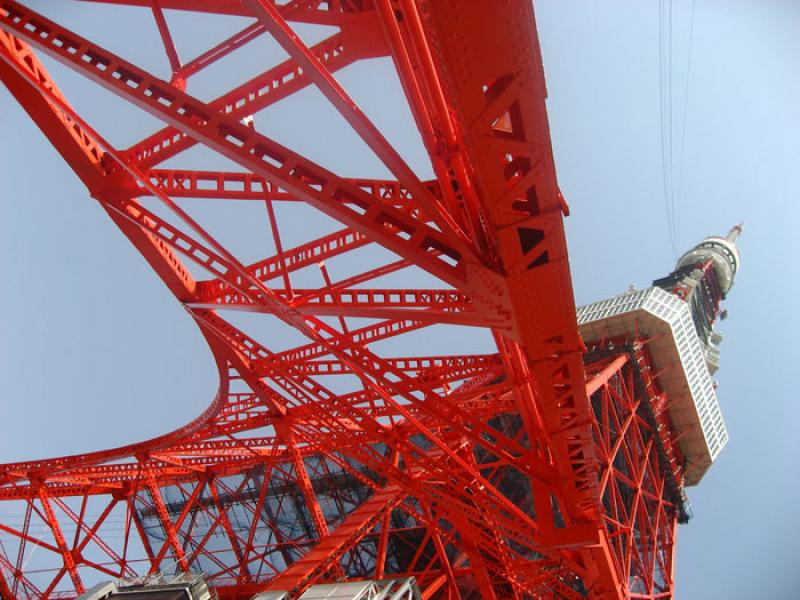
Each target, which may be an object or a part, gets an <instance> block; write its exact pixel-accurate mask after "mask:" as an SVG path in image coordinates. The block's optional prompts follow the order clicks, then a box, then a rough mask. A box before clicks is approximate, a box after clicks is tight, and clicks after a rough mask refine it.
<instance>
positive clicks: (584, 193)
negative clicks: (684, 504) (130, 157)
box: [0, 0, 800, 600]
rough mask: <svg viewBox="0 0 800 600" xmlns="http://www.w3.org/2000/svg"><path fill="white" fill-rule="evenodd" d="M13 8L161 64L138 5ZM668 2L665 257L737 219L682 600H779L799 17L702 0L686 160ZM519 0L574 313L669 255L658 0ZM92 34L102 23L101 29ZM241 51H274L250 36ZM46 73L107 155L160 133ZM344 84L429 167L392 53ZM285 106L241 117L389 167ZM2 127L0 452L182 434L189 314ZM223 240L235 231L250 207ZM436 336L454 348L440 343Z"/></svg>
mask: <svg viewBox="0 0 800 600" xmlns="http://www.w3.org/2000/svg"><path fill="white" fill-rule="evenodd" d="M30 4H31V6H33V7H34V8H37V9H38V10H43V11H45V12H47V14H50V15H54V16H57V17H58V19H61V20H63V21H64V22H65V23H67V24H69V25H70V26H73V27H75V29H77V30H78V31H79V32H84V33H86V34H87V35H88V37H90V38H92V39H95V40H96V41H98V42H100V43H101V44H104V45H107V46H108V47H110V48H112V49H114V50H117V51H119V52H120V53H122V54H123V55H125V56H131V57H133V58H134V61H135V62H137V63H138V64H140V65H141V66H144V67H146V68H148V69H152V70H153V71H154V72H157V73H165V69H166V65H165V61H164V60H163V58H162V55H161V53H160V50H159V49H158V48H157V46H155V43H151V44H138V45H137V44H135V42H134V41H133V38H132V36H131V33H130V29H131V27H142V28H146V30H147V32H148V35H150V36H151V37H149V38H148V39H149V40H151V41H153V42H154V40H155V38H154V37H153V35H154V33H155V29H154V27H153V26H152V20H151V19H150V17H149V14H148V13H147V11H135V10H133V11H129V12H128V13H126V18H125V19H124V21H123V22H116V23H115V22H113V21H111V20H109V19H108V18H107V16H108V15H110V14H112V13H111V12H110V11H108V10H106V9H105V8H104V7H97V6H92V5H71V4H64V3H62V2H31V3H30ZM672 4H673V9H672V11H673V12H672V14H673V30H674V31H673V33H674V41H673V54H672V56H673V98H672V120H673V125H674V129H673V131H674V133H673V135H674V142H673V147H674V150H675V171H676V172H677V171H678V170H679V165H680V164H681V156H682V157H683V158H682V164H683V178H682V181H683V184H682V186H681V194H680V195H677V194H676V196H677V197H676V199H675V211H676V215H677V221H678V227H677V232H676V233H677V243H678V248H679V251H680V250H682V249H685V248H688V247H689V246H691V245H693V244H694V243H695V242H696V241H698V240H699V239H701V238H702V237H704V236H705V235H708V234H718V233H724V232H725V231H726V230H727V229H728V227H730V226H731V225H732V224H734V223H736V222H739V221H741V220H745V221H746V222H747V225H746V229H745V234H744V236H743V237H742V238H741V241H740V248H741V252H742V259H743V264H742V269H741V272H740V275H739V278H738V280H737V283H736V286H735V287H734V289H733V291H732V293H731V296H730V299H729V300H728V302H727V308H728V309H729V310H730V318H729V319H728V320H727V321H725V322H724V323H723V325H722V330H723V333H724V335H725V341H724V343H723V348H722V367H721V370H720V371H719V373H718V375H717V380H718V381H719V390H718V393H719V396H720V401H721V403H722V407H723V411H724V415H725V418H726V422H727V426H728V429H729V433H730V438H731V441H730V443H729V445H728V447H727V448H726V449H725V450H724V451H723V453H722V455H721V457H720V458H719V460H718V463H717V464H716V465H715V466H714V468H712V470H711V471H710V472H709V474H708V475H707V476H706V478H705V479H704V481H703V482H702V484H701V485H700V486H699V487H697V488H694V489H691V490H689V495H690V500H691V503H692V506H693V509H694V514H695V517H694V519H693V520H692V522H691V523H690V524H689V525H687V526H682V527H681V528H680V529H679V550H678V565H677V581H678V588H677V591H678V594H677V597H678V598H680V599H689V600H693V599H698V600H699V599H707V598H730V599H738V598H754V597H759V598H790V597H793V595H792V592H791V590H793V589H795V588H796V587H797V584H798V583H800V571H799V570H798V569H797V567H796V565H795V563H796V540H797V539H798V536H799V535H800V524H798V520H797V517H796V498H797V497H798V496H799V495H800V469H798V467H797V464H796V462H797V460H798V458H800V441H798V440H800V437H799V436H798V435H797V433H796V431H797V427H798V424H799V423H800V407H799V406H800V405H798V403H797V402H796V401H795V393H794V392H792V389H794V384H795V379H794V375H795V372H794V369H795V368H796V367H795V366H794V361H795V360H796V359H797V354H798V353H797V349H796V342H797V339H798V333H800V331H798V326H797V317H796V310H794V304H795V299H796V298H797V297H798V296H800V289H798V287H800V285H799V284H798V279H797V277H796V275H795V272H796V264H795V263H796V262H797V258H798V252H797V249H796V244H797V229H798V208H797V207H796V196H797V193H798V189H800V185H799V184H800V174H799V173H800V170H798V164H800V107H798V102H797V99H798V98H800V68H798V63H800V5H798V4H797V3H796V2H793V1H791V0H783V1H780V0H762V1H758V2H756V1H754V0H750V1H745V0H724V1H723V0H716V1H712V0H697V2H696V15H695V23H694V45H693V52H692V61H691V64H690V69H689V71H688V76H689V79H688V99H687V101H686V104H685V106H686V107H687V111H686V114H685V119H686V129H685V131H686V134H685V144H684V145H683V152H682V153H681V144H680V139H681V132H682V131H683V122H684V121H683V120H684V111H683V108H684V91H685V89H687V88H685V87H684V86H685V85H686V81H687V69H686V66H687V61H686V59H687V51H688V45H687V42H688V31H689V23H690V18H689V16H690V9H691V0H685V1H675V2H673V3H672ZM536 11H537V16H538V25H539V34H540V38H541V42H542V47H543V54H544V60H545V70H546V74H547V81H548V88H549V101H548V107H549V114H550V119H551V128H552V134H553V141H554V147H555V154H556V164H557V169H558V175H559V181H560V184H561V188H562V190H563V192H564V195H565V197H566V198H567V201H568V202H569V204H570V206H571V208H572V216H571V217H570V218H569V219H568V224H567V227H568V230H567V231H568V239H569V243H570V252H571V262H572V270H573V277H574V283H575V289H576V295H577V301H578V302H579V303H586V302H590V301H592V300H596V299H600V298H603V297H606V296H609V295H613V294H615V293H617V292H619V291H622V290H624V289H625V288H626V287H627V285H628V284H630V283H635V284H637V285H639V286H645V285H647V284H648V283H649V281H650V280H652V279H653V278H655V277H657V276H660V275H663V274H665V273H667V272H669V271H670V270H671V268H672V265H673V263H674V259H675V255H674V252H673V249H672V246H671V244H670V239H669V236H668V233H667V231H668V230H667V225H666V216H665V201H664V195H663V181H662V176H663V169H662V158H661V147H662V146H661V126H660V114H661V113H660V109H659V107H660V103H659V53H658V49H659V39H658V36H659V19H658V15H659V11H658V3H657V2H654V1H653V2H634V1H632V0H628V1H625V2H622V1H613V2H612V1H606V2H598V1H597V0H594V1H589V0H580V1H579V0H572V1H570V2H563V1H559V0H540V1H539V2H537V3H536ZM101 23H102V24H104V25H105V27H106V29H105V31H103V32H101V33H98V32H97V30H98V25H99V24H101ZM176 23H180V24H183V25H184V26H185V25H187V24H191V25H192V26H193V27H192V29H193V32H192V33H191V34H188V33H187V34H184V35H182V36H181V35H179V36H178V39H177V41H178V44H179V49H180V50H181V51H182V53H184V55H185V56H191V55H194V54H196V52H197V51H200V50H202V49H203V47H204V45H207V44H209V43H213V42H214V41H217V40H218V39H221V37H223V36H224V35H225V33H226V32H227V31H228V30H227V29H225V27H227V26H230V28H231V29H230V30H231V31H232V29H233V28H235V27H236V26H237V25H238V24H239V23H238V22H237V21H236V20H234V19H231V20H230V22H229V23H226V24H225V25H224V26H223V27H221V28H220V27H217V28H209V27H206V25H207V22H206V21H204V20H201V19H197V20H194V21H190V20H189V19H187V18H186V17H183V18H181V19H177V20H176ZM306 33H307V34H308V35H309V36H318V35H319V34H320V32H319V31H315V30H311V29H309V30H308V31H306ZM257 51H258V52H274V48H270V47H269V46H268V44H266V42H264V43H263V44H262V45H261V46H258V47H257ZM256 58H258V55H255V54H254V55H251V59H252V60H251V62H250V64H249V65H247V66H245V64H243V63H241V62H240V63H235V64H234V65H233V67H231V66H228V67H227V68H225V69H222V70H218V71H216V72H215V73H214V77H213V78H210V77H209V78H205V79H199V80H198V81H197V82H196V83H194V84H190V91H191V92H193V93H196V94H197V95H199V96H201V97H210V96H213V95H216V93H218V92H221V91H222V90H223V89H224V88H226V87H230V86H229V85H228V84H229V83H230V84H231V85H232V84H233V83H235V82H236V81H238V80H241V79H243V77H244V76H246V75H250V74H253V73H255V72H256V70H257V68H258V63H257V62H256V60H255V59H256ZM47 64H48V65H50V64H51V63H49V62H48V63H47ZM52 72H53V74H54V76H55V77H56V79H57V81H59V83H60V84H61V86H62V89H63V90H64V91H65V92H66V93H67V96H68V97H69V98H70V99H71V101H72V102H73V104H74V105H75V106H76V107H77V108H78V110H79V111H83V113H84V115H85V116H86V117H88V118H89V120H90V122H91V123H92V124H94V125H95V126H96V127H97V128H98V129H99V130H100V131H101V132H102V133H103V134H105V135H107V136H108V138H109V139H110V140H111V141H112V142H115V143H117V144H118V145H120V146H122V147H125V146H126V145H127V144H129V143H131V142H133V141H134V140H135V139H136V134H137V132H138V133H141V132H148V131H150V130H152V129H155V127H156V125H157V124H156V122H155V121H154V120H153V119H151V118H149V117H143V116H141V113H138V112H136V111H133V110H130V109H129V108H128V107H127V106H126V105H125V104H124V103H122V102H121V101H118V100H116V99H114V98H112V97H110V96H109V95H107V94H106V93H104V92H98V91H96V90H95V89H93V88H92V87H91V86H90V85H87V84H86V83H85V82H84V81H83V80H81V79H80V78H79V77H77V76H76V75H74V74H72V73H70V72H66V71H65V70H63V69H61V68H59V67H56V66H53V68H52ZM340 79H341V81H342V83H343V84H345V85H346V86H348V88H349V89H351V91H352V93H353V95H354V96H355V97H356V99H357V100H358V101H359V102H361V103H362V104H363V106H364V108H365V110H367V112H368V113H369V114H370V115H372V116H373V118H374V120H375V121H376V123H377V124H378V125H379V126H380V127H382V128H383V130H384V131H385V133H386V135H387V136H388V137H389V138H390V139H391V140H392V141H393V142H394V143H396V144H397V145H398V147H400V148H401V150H402V151H403V152H404V154H405V155H406V156H407V157H408V160H409V161H410V162H411V163H412V165H414V166H415V167H416V168H417V169H418V170H419V172H420V174H422V175H425V174H426V173H428V172H429V168H428V167H427V166H426V165H425V161H424V157H423V156H422V153H421V152H420V150H419V145H418V143H417V139H416V135H415V132H414V130H413V128H411V127H409V126H408V124H409V121H408V120H406V119H405V118H399V117H398V115H400V117H404V116H405V115H407V111H406V110H405V109H404V108H403V105H402V102H401V100H400V99H399V88H398V85H397V82H396V80H395V79H393V78H392V77H390V76H389V74H388V70H387V69H386V64H385V63H384V62H380V61H373V62H371V63H369V64H365V65H359V66H357V67H355V68H352V69H349V70H346V71H345V72H343V73H342V75H341V76H340ZM192 86H194V87H192ZM300 100H301V103H302V106H303V107H305V108H306V109H307V110H308V111H309V112H307V113H305V114H303V115H300V114H298V113H297V105H294V106H293V107H289V108H286V109H283V108H279V109H275V110H271V111H268V113H267V114H265V115H264V116H263V117H259V118H258V121H257V122H258V125H259V127H260V128H261V127H263V128H264V130H265V131H268V132H269V133H270V134H272V135H274V136H275V137H277V138H278V139H280V140H285V141H287V142H288V143H290V145H291V146H292V147H294V148H297V149H298V150H301V151H302V152H305V153H307V154H308V155H310V156H311V157H312V158H314V159H315V160H318V161H320V162H321V163H322V164H324V165H326V166H328V167H330V168H332V169H334V170H338V171H339V172H341V173H342V174H345V175H364V176H380V175H382V174H383V171H382V170H381V168H380V167H379V165H378V164H377V162H376V161H375V160H374V159H372V158H371V157H369V156H368V154H367V153H366V152H365V151H364V149H363V146H361V145H359V144H358V143H357V142H356V141H355V140H354V139H353V136H352V135H348V134H347V133H346V131H345V128H344V126H343V124H342V123H341V121H340V120H339V119H338V118H337V117H335V115H334V113H333V111H332V110H331V109H326V108H324V105H323V104H322V103H321V102H320V101H319V97H318V95H315V94H313V93H308V94H304V95H303V96H302V97H301V99H300ZM89 109H90V110H89ZM0 131H2V134H3V135H2V140H3V142H4V143H3V144H2V145H1V146H0V182H2V183H0V276H2V281H3V293H2V294H0V460H2V461H3V462H5V461H10V460H18V459H25V458H35V457H41V456H50V455H59V454H64V453H72V452H77V451H81V450H91V449H96V448H101V447H106V446H110V445H117V444H121V443H124V442H128V441H135V440H138V439H141V438H144V437H148V436H152V435H155V434H158V433H161V432H163V431H166V430H168V429H171V428H173V427H176V426H178V425H180V424H182V423H184V422H185V421H186V420H188V418H189V417H190V416H194V415H196V414H197V413H198V412H199V411H200V410H202V408H203V407H205V405H206V404H207V403H208V402H209V401H210V399H211V395H212V394H213V391H214V389H215V385H216V375H215V372H214V370H213V368H212V362H211V359H210V356H209V354H208V352H207V350H206V348H205V346H204V345H203V342H202V340H201V338H200V335H199V334H198V333H197V331H196V328H195V326H194V324H193V323H191V322H190V320H189V318H188V317H187V316H186V315H185V313H184V311H183V310H182V309H181V308H180V306H179V305H178V303H177V302H175V301H174V300H173V298H172V297H171V296H170V294H169V293H168V292H167V290H166V289H165V288H164V287H163V286H162V284H161V283H160V282H159V281H158V280H157V279H156V277H155V276H154V275H153V274H152V272H151V271H150V270H149V268H148V267H146V266H145V264H144V262H143V261H142V260H141V258H140V257H139V256H138V254H137V253H136V252H135V251H134V250H133V248H132V247H131V246H130V245H129V244H128V242H127V241H126V240H125V239H124V238H123V237H122V236H121V234H119V232H118V231H117V230H116V229H115V228H114V227H113V226H112V225H111V224H110V223H109V222H108V218H107V217H106V216H105V214H104V213H103V212H102V211H101V210H100V208H99V207H98V206H97V205H96V204H95V203H94V202H93V201H92V200H91V199H89V198H88V196H87V194H86V192H85V190H84V189H83V188H82V186H81V185H80V183H79V182H78V180H77V178H76V177H74V175H72V173H71V172H70V171H69V170H68V168H67V167H66V166H65V165H64V164H63V163H62V161H61V160H60V157H58V156H57V155H56V153H55V152H54V151H53V150H52V149H51V148H50V147H49V146H48V145H47V143H46V142H45V140H44V138H43V136H42V135H41V134H40V133H39V131H38V130H37V129H36V128H35V126H34V125H33V124H32V123H31V122H30V121H29V119H28V118H27V116H26V115H25V114H24V113H23V112H22V111H21V110H20V109H19V108H18V106H17V105H16V103H15V102H14V101H13V99H12V98H11V97H10V95H9V94H7V93H6V92H5V91H4V90H0ZM193 156H195V157H198V158H199V160H202V161H203V164H205V165H208V166H224V164H225V163H224V162H223V161H215V160H214V159H212V158H209V157H207V156H205V155H202V154H201V153H195V154H194V155H193ZM174 164H175V165H176V166H179V165H180V164H181V163H180V161H176V162H175V163H174ZM184 164H186V165H189V164H191V163H190V162H188V161H187V162H186V163H184ZM195 164H196V163H195ZM676 181H677V173H676ZM676 187H677V183H676ZM194 210H197V211H198V214H199V215H201V216H204V217H205V218H206V219H208V220H209V221H211V220H212V219H215V218H217V217H219V216H220V215H219V213H218V211H217V209H216V208H215V207H214V206H209V205H202V206H200V207H197V208H195V209H194ZM306 224H307V226H308V227H314V226H315V222H314V221H312V220H310V221H308V222H307V223H306ZM226 227H227V228H228V230H229V231H230V230H234V229H235V230H236V231H240V230H244V228H247V227H251V230H252V225H251V224H250V222H249V219H247V218H246V217H237V219H236V220H235V221H232V222H229V223H227V225H226ZM247 250H248V249H246V250H245V251H247ZM262 254H264V252H263V251H262ZM253 258H254V257H253ZM440 341H442V345H443V347H445V348H446V347H447V345H448V342H450V350H452V345H453V344H452V340H440Z"/></svg>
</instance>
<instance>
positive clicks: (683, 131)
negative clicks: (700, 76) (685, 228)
mask: <svg viewBox="0 0 800 600" xmlns="http://www.w3.org/2000/svg"><path fill="white" fill-rule="evenodd" d="M696 8H697V0H692V8H691V15H690V17H689V50H688V51H687V53H686V84H685V86H684V89H683V112H682V123H681V137H680V150H679V152H680V154H679V156H680V159H679V162H678V194H677V211H676V213H677V214H676V217H675V228H676V230H677V228H678V227H679V226H680V214H681V210H680V209H681V201H682V200H683V164H684V157H685V156H686V152H685V149H686V123H687V121H688V117H687V115H688V114H689V82H690V81H691V75H692V52H693V50H694V20H695V9H696Z"/></svg>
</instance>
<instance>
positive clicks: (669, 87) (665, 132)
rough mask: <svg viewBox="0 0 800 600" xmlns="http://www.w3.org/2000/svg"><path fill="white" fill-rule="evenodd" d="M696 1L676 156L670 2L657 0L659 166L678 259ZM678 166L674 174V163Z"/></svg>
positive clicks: (690, 29)
mask: <svg viewBox="0 0 800 600" xmlns="http://www.w3.org/2000/svg"><path fill="white" fill-rule="evenodd" d="M696 8H697V0H692V2H691V9H690V17H689V37H688V51H687V55H686V79H685V83H684V88H683V102H682V104H683V106H682V110H681V113H680V118H681V124H680V127H679V131H680V138H679V142H678V155H677V157H676V155H675V144H674V130H675V118H674V113H673V98H674V93H673V91H674V90H673V82H674V66H673V57H674V51H673V39H674V29H673V23H674V19H673V2H672V0H659V4H658V10H659V13H658V40H659V45H658V65H659V66H658V70H659V109H660V121H661V169H662V185H663V194H664V211H665V215H666V223H667V234H668V236H669V241H670V246H671V247H672V252H673V254H674V256H675V258H677V256H678V245H679V241H680V215H681V205H682V199H683V181H684V166H685V156H686V131H687V122H688V116H687V115H688V109H689V89H690V83H691V66H692V54H693V51H694V28H695V15H696ZM676 163H677V165H678V168H677V176H676V172H675V165H676Z"/></svg>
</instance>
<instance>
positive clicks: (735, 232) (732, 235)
mask: <svg viewBox="0 0 800 600" xmlns="http://www.w3.org/2000/svg"><path fill="white" fill-rule="evenodd" d="M743 229H744V221H742V222H741V223H739V224H738V225H734V226H733V227H731V230H730V231H729V232H728V235H726V236H725V239H726V240H728V241H729V242H730V243H731V244H735V243H736V238H738V237H739V236H740V235H742V230H743Z"/></svg>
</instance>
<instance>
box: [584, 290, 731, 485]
mask: <svg viewBox="0 0 800 600" xmlns="http://www.w3.org/2000/svg"><path fill="white" fill-rule="evenodd" d="M578 325H579V326H580V332H581V335H582V336H583V339H584V341H585V342H586V343H587V345H588V344H590V343H591V342H594V341H599V340H601V339H604V338H613V337H618V336H623V335H627V336H629V337H633V336H635V335H636V336H639V337H646V338H650V341H649V343H648V348H649V351H650V355H651V358H652V360H653V363H654V364H653V366H654V367H655V372H657V373H660V374H659V375H658V378H657V381H658V384H659V386H660V387H661V389H662V390H664V392H666V394H667V395H668V397H669V402H670V403H671V405H670V408H669V416H670V419H671V421H672V426H673V427H674V428H675V429H676V430H677V431H678V432H679V434H680V435H681V437H680V439H679V441H678V444H679V446H680V448H681V451H682V452H683V455H684V457H685V458H686V470H685V473H684V479H685V481H684V485H686V486H691V485H696V484H697V483H698V482H699V481H700V479H701V478H702V477H703V475H704V474H705V473H706V471H708V469H709V468H710V467H711V465H712V463H713V462H714V461H715V460H716V458H717V456H719V453H720V451H721V450H722V448H724V447H725V444H727V443H728V431H727V429H726V428H725V422H724V421H723V420H722V411H721V410H720V407H719V401H718V400H717V394H716V392H715V390H714V383H713V381H712V379H711V375H710V374H709V372H708V367H707V366H706V360H705V356H704V353H703V345H702V344H701V342H700V339H699V338H698V337H697V332H696V330H695V327H694V323H693V322H692V317H691V314H690V310H689V306H688V305H687V304H686V302H684V301H683V300H681V299H680V298H678V297H677V296H674V295H673V294H670V293H668V292H665V291H664V290H662V289H661V288H657V287H651V288H647V289H645V290H638V291H631V292H628V293H625V294H621V295H619V296H615V297H614V298H610V299H608V300H601V301H600V302H594V303H592V304H588V305H586V306H582V307H580V308H578Z"/></svg>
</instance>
